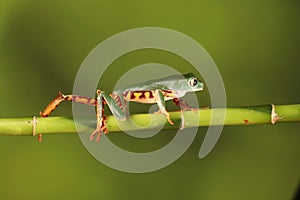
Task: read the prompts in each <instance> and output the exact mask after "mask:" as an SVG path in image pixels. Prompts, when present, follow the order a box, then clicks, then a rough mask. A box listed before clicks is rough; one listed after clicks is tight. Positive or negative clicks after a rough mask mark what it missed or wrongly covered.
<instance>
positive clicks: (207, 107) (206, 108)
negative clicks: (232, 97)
mask: <svg viewBox="0 0 300 200" xmlns="http://www.w3.org/2000/svg"><path fill="white" fill-rule="evenodd" d="M208 109H210V107H209V106H206V107H203V108H199V110H208Z"/></svg>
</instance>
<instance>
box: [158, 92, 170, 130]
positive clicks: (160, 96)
mask: <svg viewBox="0 0 300 200" xmlns="http://www.w3.org/2000/svg"><path fill="white" fill-rule="evenodd" d="M155 94H156V96H157V102H156V103H157V105H158V107H159V110H160V111H161V112H162V114H164V115H165V116H166V117H167V120H168V122H169V123H170V124H171V125H174V122H173V121H172V120H171V119H170V114H169V113H168V111H167V110H166V106H165V98H164V94H163V92H162V91H161V90H155Z"/></svg>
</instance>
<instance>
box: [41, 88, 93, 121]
mask: <svg viewBox="0 0 300 200" xmlns="http://www.w3.org/2000/svg"><path fill="white" fill-rule="evenodd" d="M63 101H73V102H76V103H82V104H85V105H91V106H96V102H97V100H96V99H94V98H89V97H85V96H79V95H64V94H62V93H61V92H60V91H59V92H58V95H57V96H56V97H55V98H54V99H53V100H52V101H51V102H50V103H49V104H48V105H47V107H46V108H45V109H44V110H43V112H40V116H41V117H48V116H49V115H50V114H51V113H52V112H53V111H54V110H55V109H56V108H57V107H58V106H59V104H60V103H61V102H63Z"/></svg>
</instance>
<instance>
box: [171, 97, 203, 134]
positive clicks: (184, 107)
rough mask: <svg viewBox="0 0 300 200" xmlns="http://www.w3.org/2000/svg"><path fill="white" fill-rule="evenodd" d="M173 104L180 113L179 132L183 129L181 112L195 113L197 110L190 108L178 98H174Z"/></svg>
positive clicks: (183, 122)
mask: <svg viewBox="0 0 300 200" xmlns="http://www.w3.org/2000/svg"><path fill="white" fill-rule="evenodd" d="M173 102H174V103H175V105H176V106H178V107H179V108H180V112H181V125H180V130H183V129H184V124H185V121H184V115H183V112H184V111H187V110H192V111H196V110H198V109H197V108H192V107H190V106H189V104H188V103H187V102H185V101H183V100H182V99H179V98H174V99H173Z"/></svg>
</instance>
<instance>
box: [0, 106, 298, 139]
mask: <svg viewBox="0 0 300 200" xmlns="http://www.w3.org/2000/svg"><path fill="white" fill-rule="evenodd" d="M274 108H275V110H274V109H272V105H262V106H248V107H237V108H226V109H223V108H215V109H203V110H198V111H186V112H184V116H185V128H188V127H196V126H209V125H211V126H217V125H222V119H221V118H222V117H220V119H219V118H218V115H219V114H220V116H221V114H222V113H224V111H225V112H226V117H225V121H224V125H225V126H226V125H254V124H272V117H271V116H272V115H271V114H272V113H273V114H274V113H275V112H276V113H277V115H278V116H277V118H275V121H276V123H280V122H299V121H300V104H294V105H278V106H275V107H274ZM212 112H213V113H214V115H215V116H217V117H216V118H215V120H213V121H211V118H212ZM170 116H171V119H172V120H173V121H174V122H175V125H170V124H168V122H167V121H166V120H165V116H163V115H162V114H154V113H153V114H134V115H131V116H130V117H131V119H132V120H133V121H134V122H135V123H136V124H138V125H139V126H135V125H132V124H131V123H128V122H119V121H117V120H116V119H115V118H114V117H113V116H108V118H107V122H106V124H107V127H108V130H109V132H116V131H121V129H120V127H119V125H121V127H122V130H135V131H136V130H145V129H157V128H159V127H161V126H164V129H178V128H179V126H180V123H181V112H180V111H174V112H170ZM273 117H274V116H273ZM195 119H199V120H195ZM273 119H274V118H273ZM32 121H33V118H10V119H9V118H2V119H0V135H32V133H33V125H32V124H33V123H32ZM79 121H80V122H79V123H76V126H77V128H83V129H81V130H86V132H92V131H93V129H94V128H95V124H96V119H88V118H86V119H83V120H79ZM36 133H42V134H53V133H60V134H63V133H77V129H76V127H75V123H74V121H73V118H72V117H47V118H37V124H36Z"/></svg>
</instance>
